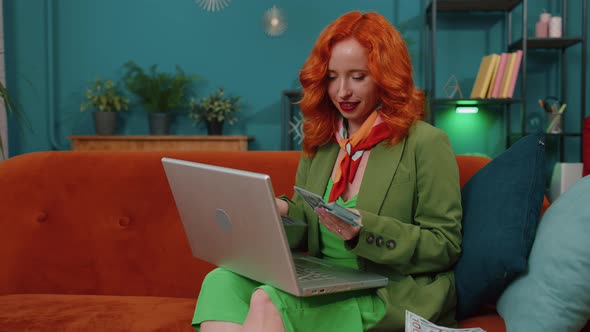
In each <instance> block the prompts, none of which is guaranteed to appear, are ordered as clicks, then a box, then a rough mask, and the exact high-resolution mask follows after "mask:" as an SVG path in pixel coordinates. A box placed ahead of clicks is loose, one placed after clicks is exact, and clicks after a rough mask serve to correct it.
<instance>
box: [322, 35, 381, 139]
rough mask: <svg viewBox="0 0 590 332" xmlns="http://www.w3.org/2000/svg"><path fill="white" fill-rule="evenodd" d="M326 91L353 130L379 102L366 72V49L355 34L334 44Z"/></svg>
mask: <svg viewBox="0 0 590 332" xmlns="http://www.w3.org/2000/svg"><path fill="white" fill-rule="evenodd" d="M328 81H329V83H328V94H329V95H330V99H331V100H332V102H333V103H334V105H335V106H336V108H337V109H338V111H340V114H342V117H344V118H345V119H348V123H349V130H350V131H352V132H354V131H356V130H357V129H358V128H360V126H361V125H362V124H363V122H364V121H365V119H367V117H368V116H369V115H370V114H371V112H372V111H373V110H374V109H375V107H376V106H377V104H378V103H379V99H378V97H377V84H376V83H375V81H374V80H373V77H372V76H371V74H370V73H369V67H368V64H367V50H366V49H365V48H364V47H363V46H362V45H361V44H360V43H359V42H358V41H357V40H356V39H354V38H348V39H345V40H342V41H339V42H338V43H336V44H334V46H333V47H332V56H331V57H330V62H329V63H328Z"/></svg>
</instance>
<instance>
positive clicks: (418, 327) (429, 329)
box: [405, 310, 485, 332]
mask: <svg viewBox="0 0 590 332" xmlns="http://www.w3.org/2000/svg"><path fill="white" fill-rule="evenodd" d="M405 332H485V330H482V329H480V328H479V327H476V328H466V329H454V328H449V327H442V326H438V325H436V324H433V323H431V322H430V321H428V320H426V319H424V318H422V317H420V316H418V315H416V314H415V313H413V312H411V311H409V310H406V330H405Z"/></svg>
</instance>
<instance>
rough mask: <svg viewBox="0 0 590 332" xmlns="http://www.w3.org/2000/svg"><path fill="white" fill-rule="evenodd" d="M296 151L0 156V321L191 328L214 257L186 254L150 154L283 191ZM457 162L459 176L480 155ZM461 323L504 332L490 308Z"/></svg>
mask: <svg viewBox="0 0 590 332" xmlns="http://www.w3.org/2000/svg"><path fill="white" fill-rule="evenodd" d="M299 156H300V155H299V152H294V151H272V152H270V151H247V152H219V151H217V152H215V151H195V152H186V151H171V152H73V151H67V152H66V151H61V152H56V151H53V152H35V153H29V154H24V155H20V156H16V157H13V158H10V159H8V160H6V161H4V162H0V330H2V331H5V330H6V331H154V330H160V331H191V330H192V327H191V325H190V322H191V319H192V314H193V309H194V306H195V301H196V297H197V295H198V293H199V289H200V284H201V281H202V280H203V278H204V276H205V274H207V272H209V271H210V270H211V269H213V268H214V266H212V265H210V264H208V263H206V262H203V261H200V260H198V259H196V258H194V257H192V255H191V251H190V248H189V245H188V242H187V239H186V237H185V234H184V231H183V229H182V225H181V223H180V220H179V216H178V213H177V211H176V207H175V204H174V201H173V198H172V194H171V192H170V189H169V188H168V183H167V181H166V177H165V174H164V171H163V168H162V165H161V161H160V159H161V158H162V157H172V158H179V159H185V160H192V161H198V162H203V163H210V164H215V165H221V166H227V167H233V168H241V169H245V170H250V171H255V172H261V173H266V174H269V175H270V176H271V179H272V182H273V186H274V191H275V194H276V195H280V194H288V195H291V194H292V187H293V184H294V181H295V171H296V167H297V163H298V160H299ZM457 161H458V165H459V169H460V174H461V185H463V184H464V183H465V182H466V181H467V180H468V179H469V178H470V177H471V176H472V175H473V174H474V173H475V172H476V171H477V170H478V169H479V168H481V167H482V166H483V165H485V164H486V163H487V162H488V161H489V160H488V159H486V158H481V157H472V156H457ZM235 190H244V192H246V191H245V190H246V189H245V188H235ZM461 326H462V327H468V326H480V327H482V328H484V329H485V330H487V331H488V332H496V331H505V328H504V323H503V321H502V319H501V318H500V317H499V316H497V315H495V314H490V315H487V316H479V317H474V318H470V319H468V320H466V321H463V322H461Z"/></svg>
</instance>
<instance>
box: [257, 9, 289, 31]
mask: <svg viewBox="0 0 590 332" xmlns="http://www.w3.org/2000/svg"><path fill="white" fill-rule="evenodd" d="M262 27H263V29H264V33H266V34H267V35H269V36H271V37H276V36H280V35H282V34H283V33H284V32H285V30H287V17H286V16H285V14H284V13H283V11H282V10H281V9H280V8H278V7H277V6H272V8H269V9H267V10H266V11H265V12H264V15H263V16H262Z"/></svg>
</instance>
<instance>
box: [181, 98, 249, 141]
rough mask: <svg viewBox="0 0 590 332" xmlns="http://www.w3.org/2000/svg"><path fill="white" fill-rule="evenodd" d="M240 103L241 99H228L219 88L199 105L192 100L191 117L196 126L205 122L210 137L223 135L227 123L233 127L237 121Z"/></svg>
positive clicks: (202, 99)
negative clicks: (236, 114) (224, 125)
mask: <svg viewBox="0 0 590 332" xmlns="http://www.w3.org/2000/svg"><path fill="white" fill-rule="evenodd" d="M239 101H240V97H227V96H225V95H224V91H223V89H222V88H218V89H217V91H216V92H214V93H211V94H209V96H207V97H205V98H201V100H200V101H199V102H198V103H197V102H196V101H195V100H194V99H193V100H191V103H190V109H189V117H190V118H192V119H193V120H194V124H195V125H197V124H199V123H201V122H205V124H206V125H207V133H208V134H209V135H222V134H223V124H224V123H225V122H227V123H229V124H230V125H231V124H234V123H235V122H236V121H237V118H236V116H235V113H236V112H238V111H239V110H240V106H239V105H238V102H239Z"/></svg>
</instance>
